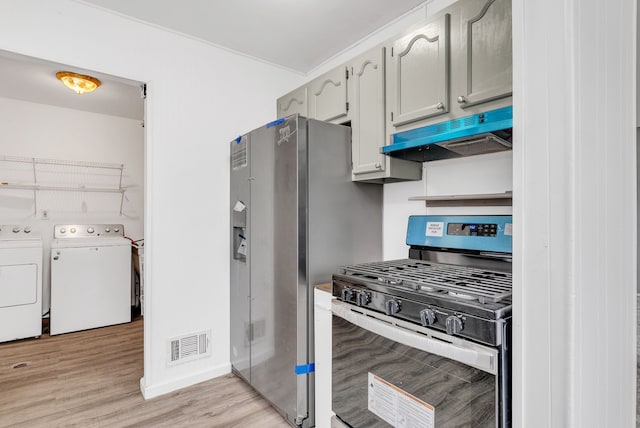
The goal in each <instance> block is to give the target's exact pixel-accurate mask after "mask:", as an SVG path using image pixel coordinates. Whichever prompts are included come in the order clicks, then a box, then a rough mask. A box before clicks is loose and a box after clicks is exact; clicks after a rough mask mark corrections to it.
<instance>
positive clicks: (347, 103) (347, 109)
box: [346, 101, 349, 111]
mask: <svg viewBox="0 0 640 428" xmlns="http://www.w3.org/2000/svg"><path fill="white" fill-rule="evenodd" d="M346 108H347V111H349V101H347V107H346Z"/></svg>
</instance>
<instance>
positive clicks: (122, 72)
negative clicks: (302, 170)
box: [0, 0, 302, 397]
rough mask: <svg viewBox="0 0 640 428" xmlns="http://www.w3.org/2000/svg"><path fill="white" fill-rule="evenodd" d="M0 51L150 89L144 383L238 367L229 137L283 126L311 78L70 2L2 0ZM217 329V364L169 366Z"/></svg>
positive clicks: (177, 381)
mask: <svg viewBox="0 0 640 428" xmlns="http://www.w3.org/2000/svg"><path fill="white" fill-rule="evenodd" d="M240 31H245V30H240ZM0 49H4V50H8V51H13V52H17V53H21V54H25V55H30V56H33V57H37V58H43V59H46V60H51V61H55V62H60V63H65V64H70V65H75V66H78V67H82V68H85V69H89V70H97V71H100V72H104V73H107V74H111V75H114V76H121V77H125V78H128V79H131V80H136V81H141V82H147V83H148V93H149V96H148V99H147V108H146V116H147V117H146V125H147V126H146V128H145V131H146V146H145V162H146V165H145V167H146V170H145V190H146V195H145V213H146V218H145V233H144V235H145V242H146V245H145V274H146V278H145V297H146V301H145V303H147V306H146V308H145V369H144V378H143V380H142V381H141V387H142V388H143V392H144V393H145V394H146V396H147V397H151V396H155V395H157V394H160V393H163V392H167V391H170V390H173V389H175V388H177V387H180V386H186V385H189V384H192V383H194V382H197V381H200V380H204V379H207V378H210V377H213V376H217V375H220V374H223V373H226V372H228V370H229V304H228V302H229V291H228V287H229V267H228V259H229V245H228V236H229V233H228V225H229V217H228V211H229V209H228V202H227V201H228V198H229V190H228V189H229V149H228V141H230V140H231V139H232V138H234V137H235V136H237V135H239V134H242V133H244V132H246V131H249V130H250V129H252V128H254V127H256V126H259V125H261V124H263V123H265V122H266V121H269V120H272V119H273V118H274V117H275V99H276V98H277V96H279V95H281V94H283V93H285V92H286V91H287V89H288V88H290V87H292V86H297V85H299V84H301V83H302V78H301V77H300V76H299V75H297V74H294V73H291V72H288V71H285V70H283V69H280V68H277V67H274V66H270V65H268V64H265V63H263V62H259V61H256V60H252V59H249V58H247V57H244V56H240V55H236V54H234V53H231V52H228V51H225V50H222V49H218V48H215V47H212V46H211V45H207V44H204V43H201V42H198V41H195V40H191V39H187V38H184V37H182V36H178V35H175V34H173V33H170V32H167V31H163V30H160V29H157V28H154V27H150V26H145V25H142V24H140V23H138V22H135V21H132V20H128V19H125V18H122V17H120V16H117V15H113V14H110V13H107V12H104V11H102V10H99V9H96V8H93V7H90V6H86V5H84V4H81V3H78V2H75V1H70V0H51V1H46V2H43V1H38V0H9V1H4V2H2V3H1V4H0ZM206 329H211V330H212V331H213V352H212V355H211V357H210V358H206V359H202V360H197V361H193V362H190V363H186V364H182V365H177V366H173V367H171V368H169V367H167V364H166V355H167V338H169V337H172V336H176V335H181V334H185V333H190V332H194V331H200V330H206Z"/></svg>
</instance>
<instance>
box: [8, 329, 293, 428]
mask: <svg viewBox="0 0 640 428" xmlns="http://www.w3.org/2000/svg"><path fill="white" fill-rule="evenodd" d="M0 327H1V326H0ZM20 363H26V366H24V367H18V368H13V367H14V365H16V364H20ZM142 375H143V321H142V319H138V320H136V321H134V322H133V323H130V324H123V325H119V326H113V327H105V328H100V329H95V330H89V331H84V332H78V333H68V334H63V335H60V336H52V337H51V336H49V335H43V336H42V337H41V338H40V339H29V340H22V341H17V342H11V343H4V344H0V427H14V426H15V427H29V428H32V427H33V428H37V427H47V428H53V427H109V428H113V427H129V426H131V427H133V426H135V427H243V428H246V427H261V428H286V427H289V425H288V424H287V423H286V422H285V420H284V419H283V418H282V416H280V414H278V413H277V412H276V411H275V410H274V409H273V408H272V407H271V406H270V405H269V404H268V403H267V402H266V401H265V400H264V399H262V398H261V397H260V396H259V395H257V393H256V392H254V391H253V389H251V388H250V387H249V386H247V385H246V384H245V383H244V382H242V381H241V380H240V379H238V378H237V377H235V376H233V375H227V376H222V377H219V378H216V379H212V380H210V381H207V382H203V383H200V384H198V385H194V386H192V387H189V388H185V389H183V390H180V391H177V392H174V393H171V394H167V395H164V396H161V397H158V398H154V399H151V400H146V401H145V400H144V399H143V398H142V395H141V393H140V378H141V377H142Z"/></svg>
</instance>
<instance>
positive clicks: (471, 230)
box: [447, 223, 498, 236]
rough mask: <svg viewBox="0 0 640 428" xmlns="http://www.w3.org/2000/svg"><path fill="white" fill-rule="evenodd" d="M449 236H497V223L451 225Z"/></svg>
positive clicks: (448, 226) (448, 225)
mask: <svg viewBox="0 0 640 428" xmlns="http://www.w3.org/2000/svg"><path fill="white" fill-rule="evenodd" d="M447 235H456V236H497V235H498V225H497V224H496V223H449V224H447Z"/></svg>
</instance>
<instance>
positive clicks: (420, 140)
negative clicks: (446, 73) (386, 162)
mask: <svg viewBox="0 0 640 428" xmlns="http://www.w3.org/2000/svg"><path fill="white" fill-rule="evenodd" d="M512 127H513V109H512V107H505V108H501V109H498V110H492V111H488V112H485V113H478V114H474V115H471V116H467V117H463V118H459V119H453V120H450V121H446V122H442V123H437V124H434V125H429V126H425V127H423V128H418V129H412V130H410V131H405V132H400V133H398V134H394V135H393V137H392V143H391V144H390V145H388V146H385V147H383V148H382V150H381V151H382V153H383V154H385V155H388V156H392V157H397V158H401V159H407V160H412V161H418V162H426V161H434V160H441V159H450V158H456V157H463V156H474V155H481V154H485V153H494V152H500V151H504V150H510V149H511V147H512Z"/></svg>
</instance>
